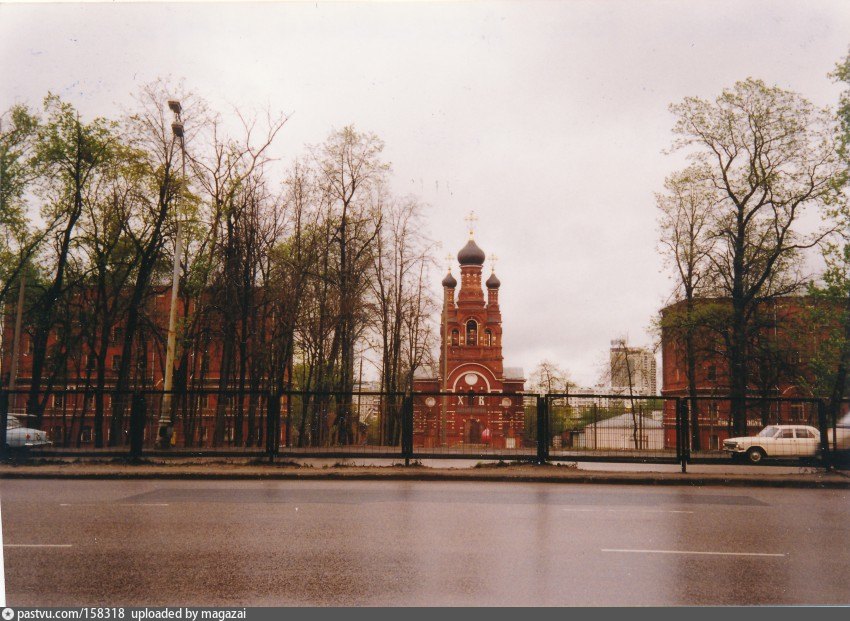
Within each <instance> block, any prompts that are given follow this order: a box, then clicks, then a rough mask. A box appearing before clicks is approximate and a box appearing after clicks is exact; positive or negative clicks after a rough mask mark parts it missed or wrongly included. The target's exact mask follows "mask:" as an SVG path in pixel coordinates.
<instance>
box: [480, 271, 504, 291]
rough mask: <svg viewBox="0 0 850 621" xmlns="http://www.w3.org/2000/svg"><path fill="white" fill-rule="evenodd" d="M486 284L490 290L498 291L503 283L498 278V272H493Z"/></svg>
mask: <svg viewBox="0 0 850 621" xmlns="http://www.w3.org/2000/svg"><path fill="white" fill-rule="evenodd" d="M484 284H485V285H487V288H488V289H498V288H499V287H500V286H501V284H502V281H501V280H499V279H498V278H496V272H493V273H492V274H490V278H488V279H487V282H486V283H484Z"/></svg>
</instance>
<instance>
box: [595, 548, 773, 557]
mask: <svg viewBox="0 0 850 621" xmlns="http://www.w3.org/2000/svg"><path fill="white" fill-rule="evenodd" d="M601 550H602V551H603V552H631V553H635V554H701V555H709V556H787V554H774V553H771V552H703V551H697V550H628V549H625V548H601Z"/></svg>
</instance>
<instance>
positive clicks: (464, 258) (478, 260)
mask: <svg viewBox="0 0 850 621" xmlns="http://www.w3.org/2000/svg"><path fill="white" fill-rule="evenodd" d="M485 258H486V257H485V256H484V251H483V250H481V248H479V247H478V244H476V243H475V241H474V240H471V239H470V240H469V241H468V242H466V246H464V247H463V248H461V249H460V252H458V253H457V262H458V263H460V264H461V265H484V259H485Z"/></svg>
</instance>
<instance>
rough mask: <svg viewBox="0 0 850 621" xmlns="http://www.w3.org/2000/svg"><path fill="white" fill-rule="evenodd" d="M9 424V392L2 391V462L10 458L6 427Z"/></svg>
mask: <svg viewBox="0 0 850 621" xmlns="http://www.w3.org/2000/svg"><path fill="white" fill-rule="evenodd" d="M8 424H9V391H8V390H0V460H5V459H6V458H7V457H9V454H8V451H7V450H6V439H7V438H6V425H8Z"/></svg>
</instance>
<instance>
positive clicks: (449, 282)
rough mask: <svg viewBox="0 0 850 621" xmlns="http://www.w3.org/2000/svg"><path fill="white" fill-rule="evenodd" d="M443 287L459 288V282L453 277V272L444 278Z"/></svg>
mask: <svg viewBox="0 0 850 621" xmlns="http://www.w3.org/2000/svg"><path fill="white" fill-rule="evenodd" d="M443 286H444V287H448V288H449V289H454V288H455V287H457V281H456V280H455V277H454V276H452V273H451V272H449V273H448V274H446V277H445V278H443Z"/></svg>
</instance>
